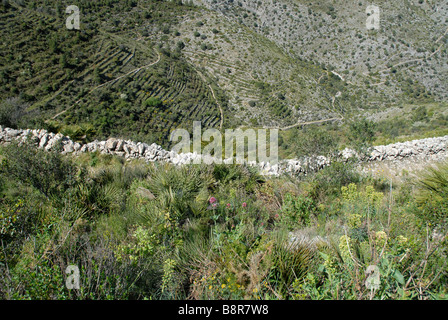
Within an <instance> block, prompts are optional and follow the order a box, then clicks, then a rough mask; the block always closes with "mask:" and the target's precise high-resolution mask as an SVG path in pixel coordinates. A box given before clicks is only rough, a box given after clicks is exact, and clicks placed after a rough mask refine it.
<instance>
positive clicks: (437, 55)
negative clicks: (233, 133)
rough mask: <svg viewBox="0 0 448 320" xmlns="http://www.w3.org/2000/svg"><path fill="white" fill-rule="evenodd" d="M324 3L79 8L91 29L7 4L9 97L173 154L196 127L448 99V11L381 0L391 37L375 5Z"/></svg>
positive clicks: (44, 6) (56, 9)
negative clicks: (369, 22)
mask: <svg viewBox="0 0 448 320" xmlns="http://www.w3.org/2000/svg"><path fill="white" fill-rule="evenodd" d="M319 3H320V4H319V5H317V4H313V3H311V2H307V1H286V0H281V1H264V0H263V1H258V2H252V1H238V2H237V1H205V0H202V1H196V2H188V3H185V4H182V3H181V2H179V1H155V0H153V1H152V0H146V1H113V0H108V1H96V2H94V3H93V2H91V1H77V2H76V1H75V4H76V5H78V6H79V8H80V10H81V29H80V30H79V31H78V30H67V29H66V28H65V19H66V17H67V15H66V14H65V12H64V9H65V7H66V5H68V4H69V2H67V1H49V0H47V1H42V0H41V1H28V2H26V3H25V2H23V1H4V4H2V7H1V17H2V20H1V21H2V22H1V23H2V26H3V27H2V29H1V34H2V39H3V42H2V43H1V49H2V50H1V51H2V53H1V59H0V75H1V79H0V81H1V87H0V94H1V97H2V99H3V100H5V99H9V98H17V97H19V98H20V99H21V100H20V103H21V104H24V105H26V108H27V111H28V112H30V111H32V112H31V113H30V115H29V117H28V120H27V122H25V123H24V125H23V126H22V127H29V126H34V127H36V128H40V127H43V126H45V127H46V128H47V129H49V130H52V131H61V130H62V131H63V133H64V134H69V135H73V134H77V135H79V136H87V137H90V138H93V137H95V138H97V137H98V138H107V137H109V136H120V137H123V138H131V139H135V140H142V141H146V142H148V143H149V142H157V143H159V144H163V145H167V140H168V139H167V138H168V136H169V133H170V132H171V131H172V130H173V129H175V128H178V127H182V128H185V129H188V130H190V129H191V127H192V125H191V124H192V121H194V120H201V121H202V125H203V127H204V128H207V127H215V128H220V129H223V128H232V127H239V126H245V127H247V126H250V127H260V126H262V127H266V128H273V127H275V128H289V127H294V126H295V125H296V124H297V123H302V122H305V123H307V122H313V121H320V120H323V123H325V121H326V120H327V119H329V120H331V121H334V120H337V121H339V122H338V123H339V124H343V123H344V122H350V121H352V120H353V119H357V118H358V117H360V116H361V117H362V116H364V115H365V114H369V115H375V114H376V113H377V112H383V113H384V112H387V110H389V109H393V108H397V107H402V106H403V105H408V104H414V105H417V106H419V105H422V104H428V103H435V104H439V103H442V102H444V101H446V97H447V88H446V86H447V83H448V81H447V74H448V72H446V71H447V70H448V66H447V61H448V60H447V59H446V56H447V48H446V44H447V41H448V40H447V39H448V36H447V33H446V31H447V27H448V23H447V21H446V18H445V17H446V16H447V10H448V9H447V5H446V4H445V3H443V2H440V3H439V2H428V1H425V2H423V3H420V1H411V2H409V1H398V2H393V4H391V3H388V2H384V3H379V4H378V5H379V6H380V7H381V29H380V30H367V29H366V27H365V21H366V17H367V15H366V12H365V9H366V7H367V5H368V3H364V2H362V1H360V2H358V3H356V4H355V5H353V4H352V2H350V1H342V2H341V1H339V2H337V3H334V2H333V1H323V2H319ZM70 4H73V3H72V2H70ZM347 8H348V9H347ZM401 8H406V9H405V10H402V9H401ZM29 119H31V120H29ZM333 119H334V120H333ZM341 121H343V122H341ZM443 121H444V120H442V122H443ZM25 124H27V125H25Z"/></svg>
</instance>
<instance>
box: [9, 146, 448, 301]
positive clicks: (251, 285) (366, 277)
mask: <svg viewBox="0 0 448 320" xmlns="http://www.w3.org/2000/svg"><path fill="white" fill-rule="evenodd" d="M0 154H1V155H0V157H1V158H0V159H1V169H0V202H1V206H0V240H1V251H0V274H1V276H0V279H1V280H0V296H1V298H2V299H187V298H188V299H441V298H444V297H446V285H447V271H448V270H447V266H446V261H447V259H446V258H447V257H446V250H447V243H446V232H447V229H446V228H447V225H446V218H447V214H448V211H447V210H446V208H448V202H447V200H446V199H447V197H446V186H447V183H446V177H447V172H448V170H447V167H446V166H445V167H441V168H439V169H437V170H433V171H431V172H429V173H428V174H427V175H426V176H423V177H422V178H420V179H418V180H416V181H415V183H416V184H415V186H414V187H412V186H413V185H412V184H411V183H406V184H403V185H392V184H390V182H388V181H384V180H379V179H373V178H371V177H361V176H359V175H358V174H357V173H356V172H355V171H354V170H353V168H352V167H351V166H350V164H338V163H336V164H334V165H332V166H331V167H328V168H326V169H324V170H322V171H320V172H319V173H316V174H313V175H311V176H308V177H306V178H301V179H298V178H295V177H289V176H282V177H278V178H272V179H266V178H264V177H262V176H260V175H259V174H258V173H257V172H256V171H254V170H253V169H251V168H248V167H245V166H239V165H234V166H230V165H210V166H207V165H191V166H185V167H174V166H172V165H168V164H146V163H143V162H139V161H132V162H125V161H123V159H121V158H118V157H114V156H110V155H101V154H97V153H91V154H84V155H82V156H80V157H78V158H72V157H68V156H63V155H60V154H58V153H56V152H43V151H40V150H36V149H33V148H27V146H19V145H17V144H10V145H9V146H6V147H2V149H1V153H0ZM69 265H76V266H77V267H78V268H79V271H80V289H79V290H77V289H67V288H66V286H65V280H66V277H67V274H66V273H65V270H66V268H67V266H69Z"/></svg>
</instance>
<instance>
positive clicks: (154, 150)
mask: <svg viewBox="0 0 448 320" xmlns="http://www.w3.org/2000/svg"><path fill="white" fill-rule="evenodd" d="M26 139H30V140H31V141H32V142H33V143H34V144H35V145H36V147H38V148H41V149H45V150H52V149H54V148H55V146H56V145H59V143H60V144H61V145H62V153H63V154H67V153H70V154H74V155H77V154H80V153H85V152H95V151H99V152H100V153H103V154H113V155H117V156H122V157H124V158H126V159H144V160H146V161H147V162H156V161H159V162H170V163H173V164H175V165H184V164H189V163H192V161H194V160H198V161H203V162H205V163H211V162H212V161H213V160H214V159H213V158H211V157H209V156H206V157H202V156H201V155H198V154H196V153H180V154H177V153H175V152H173V151H166V150H164V149H163V148H162V147H161V146H159V145H157V144H155V143H153V144H151V145H148V144H146V143H141V142H134V141H131V140H122V139H115V138H110V139H108V140H106V141H97V140H95V141H93V142H90V143H87V144H80V143H78V142H73V141H72V140H71V139H70V138H69V137H66V136H63V135H62V134H60V133H58V134H54V133H51V132H48V131H46V130H43V129H41V130H31V129H11V128H4V127H2V126H0V143H2V144H4V143H8V142H11V141H14V140H19V141H21V142H23V141H25V140H26ZM353 157H354V158H355V159H357V160H358V161H389V160H391V161H399V160H401V159H410V158H412V157H420V158H421V157H423V158H425V157H436V158H437V159H444V158H447V157H448V136H444V137H436V138H427V139H421V140H412V141H407V142H403V143H394V144H390V145H385V146H376V147H373V148H372V149H371V150H370V155H367V156H363V157H360V156H359V155H358V154H356V152H355V151H353V150H351V149H344V150H342V151H341V152H340V153H339V154H338V155H337V158H339V159H340V160H342V161H347V160H348V159H349V158H353ZM235 162H236V159H231V158H229V159H224V160H223V163H235ZM330 163H331V159H330V158H327V157H324V156H315V157H303V158H301V159H287V160H281V161H280V162H279V163H277V164H274V165H272V164H270V163H264V162H261V163H256V162H252V163H251V162H249V163H247V164H248V165H252V166H258V167H259V169H260V171H261V173H262V174H264V175H279V174H282V173H291V174H295V175H300V174H306V173H307V172H309V171H316V170H319V169H322V168H324V167H325V166H328V165H330Z"/></svg>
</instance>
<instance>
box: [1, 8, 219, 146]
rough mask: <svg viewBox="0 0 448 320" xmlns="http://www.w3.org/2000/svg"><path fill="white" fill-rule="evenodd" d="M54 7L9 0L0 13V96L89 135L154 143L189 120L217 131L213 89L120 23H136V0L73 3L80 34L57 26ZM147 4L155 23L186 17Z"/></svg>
mask: <svg viewBox="0 0 448 320" xmlns="http://www.w3.org/2000/svg"><path fill="white" fill-rule="evenodd" d="M55 3H56V1H34V2H33V1H31V2H29V3H27V5H26V6H25V5H23V6H22V5H19V4H18V2H12V1H11V2H10V5H9V7H8V8H3V10H2V19H1V21H2V24H3V27H2V29H1V30H2V31H1V32H2V39H3V40H4V41H3V42H2V48H1V51H2V59H1V75H2V86H1V96H2V98H5V97H14V96H18V95H19V96H20V97H21V98H22V99H23V100H25V101H27V102H28V103H29V104H30V105H31V107H30V109H34V110H39V111H40V114H41V116H42V119H43V120H50V121H47V123H49V124H50V125H53V126H57V125H58V124H57V121H61V122H62V123H63V124H71V125H73V124H76V125H82V124H84V123H88V124H91V125H93V127H94V128H95V131H96V136H108V135H120V136H124V137H133V136H134V137H140V138H143V139H145V140H153V141H158V142H161V141H165V140H166V139H167V136H168V134H169V133H170V131H171V130H172V129H173V128H176V127H177V126H179V125H180V124H182V125H183V126H186V127H187V128H188V127H191V125H192V121H194V120H201V121H202V125H203V126H204V127H219V126H220V124H221V121H222V119H221V118H222V114H221V112H220V109H219V107H218V104H219V101H218V99H221V100H223V102H222V104H223V105H225V101H224V99H223V94H222V92H221V90H220V89H219V88H215V89H214V90H213V92H212V91H211V89H210V86H209V83H208V80H207V79H206V78H204V79H203V77H202V76H200V75H199V74H198V71H197V70H195V69H194V68H193V67H192V66H190V65H189V64H188V63H186V62H185V61H184V60H183V59H182V58H181V57H180V56H179V53H176V52H170V51H168V50H166V49H164V48H160V47H158V46H156V45H155V44H154V43H152V42H151V41H148V40H147V39H145V38H143V37H142V36H141V35H139V34H138V33H135V32H134V28H133V27H134V23H132V27H129V26H130V23H126V22H127V21H123V12H124V13H128V14H131V13H133V14H134V16H133V15H132V14H131V17H130V19H136V20H135V21H137V20H138V19H139V13H138V11H137V9H138V8H136V2H133V1H107V2H105V3H104V4H98V3H97V4H96V5H95V4H92V2H91V1H81V2H80V4H79V5H80V7H81V8H82V14H83V19H82V23H83V24H82V28H81V30H80V31H76V30H67V29H66V28H65V15H64V14H63V10H65V6H64V4H62V3H61V4H58V5H57V6H52V4H55ZM58 3H59V2H58ZM154 6H155V9H154V10H156V11H157V12H159V13H160V15H161V16H159V17H158V18H157V19H160V20H165V19H171V18H170V16H171V15H173V16H174V13H179V12H180V13H182V12H188V11H194V9H193V8H190V7H187V6H182V5H179V4H176V3H157V2H156V3H155V4H154ZM140 11H141V10H140ZM142 15H144V13H142ZM157 19H156V20H157ZM133 21H134V20H133ZM171 23H175V21H171Z"/></svg>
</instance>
